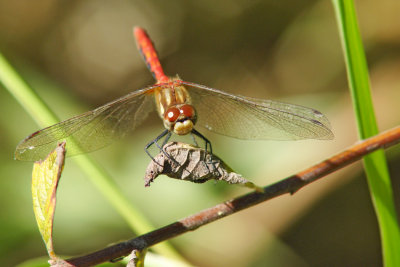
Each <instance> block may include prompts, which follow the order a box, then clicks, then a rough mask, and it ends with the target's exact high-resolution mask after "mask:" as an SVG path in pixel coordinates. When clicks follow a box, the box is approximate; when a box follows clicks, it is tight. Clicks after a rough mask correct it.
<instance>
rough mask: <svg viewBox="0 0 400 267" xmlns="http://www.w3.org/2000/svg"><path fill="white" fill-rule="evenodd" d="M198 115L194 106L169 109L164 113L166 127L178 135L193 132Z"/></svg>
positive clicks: (179, 106)
mask: <svg viewBox="0 0 400 267" xmlns="http://www.w3.org/2000/svg"><path fill="white" fill-rule="evenodd" d="M196 120H197V115H196V111H195V109H194V107H193V106H191V105H188V104H182V105H175V106H172V107H169V108H168V109H167V111H166V112H165V113H164V126H165V128H167V129H168V130H170V131H173V132H174V133H176V134H178V135H185V134H188V133H190V132H191V131H192V129H193V126H194V124H195V123H196Z"/></svg>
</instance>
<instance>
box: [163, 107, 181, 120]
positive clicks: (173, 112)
mask: <svg viewBox="0 0 400 267" xmlns="http://www.w3.org/2000/svg"><path fill="white" fill-rule="evenodd" d="M178 117H179V109H177V108H175V107H172V108H169V109H167V112H165V115H164V119H166V120H168V121H169V122H174V121H176V120H177V119H178Z"/></svg>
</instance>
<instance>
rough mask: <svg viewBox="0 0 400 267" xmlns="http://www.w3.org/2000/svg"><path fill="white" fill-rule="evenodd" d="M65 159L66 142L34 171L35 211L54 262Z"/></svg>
mask: <svg viewBox="0 0 400 267" xmlns="http://www.w3.org/2000/svg"><path fill="white" fill-rule="evenodd" d="M64 157H65V142H63V143H61V144H58V146H57V148H56V149H54V150H53V151H52V152H51V153H50V154H49V155H48V156H47V158H46V159H45V160H44V161H38V162H35V163H34V165H33V171H32V200H33V211H34V213H35V217H36V223H37V224H38V227H39V231H40V234H41V235H42V238H43V241H44V243H45V245H46V249H47V252H48V254H49V256H50V258H52V259H53V260H56V259H57V257H56V254H55V252H54V249H53V219H54V212H55V208H56V191H57V186H58V182H59V181H60V177H61V172H62V170H63V167H64Z"/></svg>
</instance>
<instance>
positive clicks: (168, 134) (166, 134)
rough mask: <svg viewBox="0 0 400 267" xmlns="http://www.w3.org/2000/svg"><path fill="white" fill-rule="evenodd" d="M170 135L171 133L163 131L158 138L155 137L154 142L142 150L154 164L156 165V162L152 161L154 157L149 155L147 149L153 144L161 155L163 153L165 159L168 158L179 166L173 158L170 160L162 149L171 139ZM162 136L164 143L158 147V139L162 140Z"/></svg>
mask: <svg viewBox="0 0 400 267" xmlns="http://www.w3.org/2000/svg"><path fill="white" fill-rule="evenodd" d="M171 135H172V133H171V132H170V131H168V130H164V131H163V132H162V133H161V134H160V135H159V136H157V137H156V138H155V139H154V140H152V141H150V142H149V143H148V144H147V145H146V146H145V148H144V150H145V151H146V153H147V155H149V157H150V158H151V159H152V160H153V161H154V162H155V163H156V164H158V162H156V161H155V160H154V157H153V156H152V155H151V154H150V152H149V148H150V147H151V146H152V145H153V144H154V145H156V146H157V147H158V149H160V151H162V153H163V154H164V155H165V156H166V157H167V158H169V159H170V160H172V161H173V162H174V163H175V164H177V165H179V163H178V162H177V161H176V160H175V159H174V158H172V157H171V155H169V154H168V153H167V152H165V150H164V149H163V147H164V145H165V144H166V143H167V142H168V140H169V139H170V138H171ZM164 136H165V138H164V141H163V143H162V145H161V146H160V145H159V144H158V141H159V140H160V139H162V138H163V137H164Z"/></svg>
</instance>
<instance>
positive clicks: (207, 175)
mask: <svg viewBox="0 0 400 267" xmlns="http://www.w3.org/2000/svg"><path fill="white" fill-rule="evenodd" d="M163 150H164V152H162V151H161V152H160V153H159V154H158V155H157V156H155V157H154V160H152V161H151V162H150V164H149V165H148V166H147V170H146V175H145V178H144V180H145V186H150V183H151V182H153V181H154V179H156V178H157V177H158V175H160V174H165V175H167V176H168V177H170V178H175V179H180V180H186V181H191V182H194V183H204V182H206V181H208V180H210V179H215V180H223V181H226V182H228V183H230V184H241V185H244V186H246V187H249V188H252V189H256V190H257V191H262V188H260V187H258V186H256V185H254V184H253V183H252V182H249V181H248V180H246V179H245V178H243V177H242V176H241V175H240V174H238V173H235V172H233V171H232V169H231V168H230V167H229V166H228V165H226V164H225V163H224V162H223V161H222V160H221V159H220V158H218V157H217V156H215V155H212V154H210V153H208V152H206V151H205V150H204V149H202V148H199V147H196V146H193V145H190V144H185V143H181V142H169V143H167V144H166V145H164V147H163Z"/></svg>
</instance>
